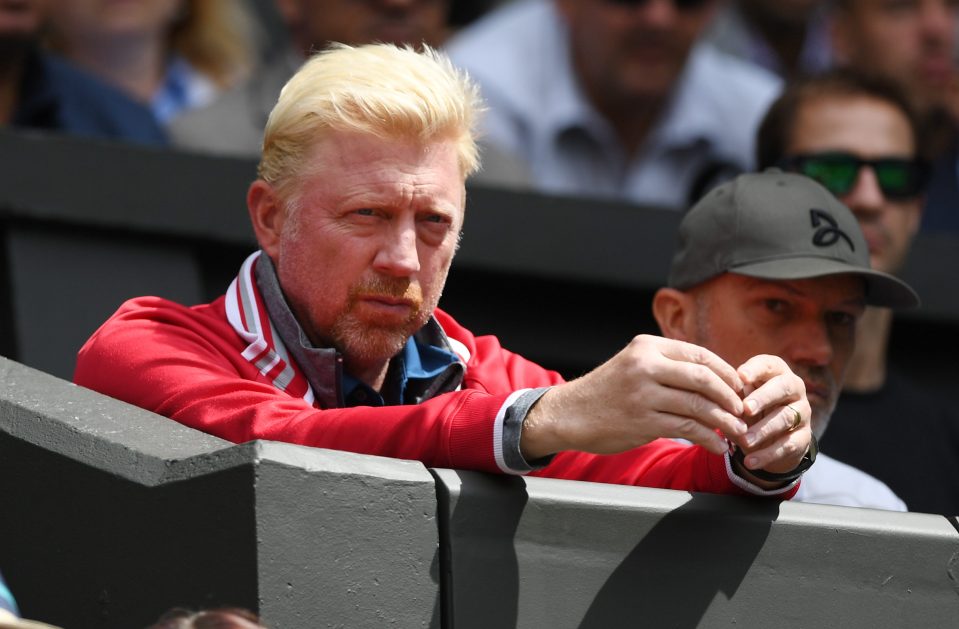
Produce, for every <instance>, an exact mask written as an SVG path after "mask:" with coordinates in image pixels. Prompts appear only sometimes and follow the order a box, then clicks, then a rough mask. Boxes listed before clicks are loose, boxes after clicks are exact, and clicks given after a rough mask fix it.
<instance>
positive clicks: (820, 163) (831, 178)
mask: <svg viewBox="0 0 959 629" xmlns="http://www.w3.org/2000/svg"><path fill="white" fill-rule="evenodd" d="M801 168H802V173H803V174H804V175H806V176H807V177H811V178H813V179H815V180H816V181H818V182H819V183H821V184H822V185H823V186H824V187H825V188H826V189H827V190H829V191H830V192H832V193H833V194H836V195H839V194H846V193H847V192H849V189H850V188H852V186H853V184H854V183H855V182H856V176H857V175H858V174H859V164H857V163H856V162H855V160H847V159H841V158H840V159H836V158H829V157H823V158H818V159H808V160H804V162H803V164H802V167H801Z"/></svg>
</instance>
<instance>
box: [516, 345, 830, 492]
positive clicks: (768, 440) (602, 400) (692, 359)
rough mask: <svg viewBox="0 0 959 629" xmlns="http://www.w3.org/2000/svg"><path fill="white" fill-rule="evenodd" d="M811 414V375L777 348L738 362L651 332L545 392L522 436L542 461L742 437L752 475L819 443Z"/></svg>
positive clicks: (527, 450)
mask: <svg viewBox="0 0 959 629" xmlns="http://www.w3.org/2000/svg"><path fill="white" fill-rule="evenodd" d="M796 412H798V413H799V415H800V421H799V424H798V425H796V422H795V416H796ZM810 416H811V408H810V406H809V401H808V400H807V399H806V387H805V385H804V384H803V381H802V378H800V377H799V376H797V375H796V374H795V373H793V372H792V370H791V369H790V368H789V366H788V365H787V364H786V362H785V361H784V360H782V359H781V358H779V357H777V356H771V355H766V354H761V355H758V356H754V357H752V358H750V359H749V360H747V361H746V362H745V363H743V364H742V365H739V366H738V367H733V366H731V365H729V364H728V363H727V362H726V361H724V360H723V359H721V358H720V357H719V356H717V355H716V354H714V353H713V352H711V351H709V350H707V349H705V348H703V347H700V346H698V345H693V344H691V343H686V342H683V341H677V340H672V339H666V338H662V337H658V336H649V335H641V336H637V337H636V338H634V339H633V340H632V341H631V342H630V344H629V345H627V346H626V348H625V349H623V350H622V351H620V352H619V353H618V354H616V355H615V356H614V357H613V358H611V359H610V360H609V361H607V362H606V363H603V364H602V365H600V366H599V367H597V368H596V369H594V370H593V371H591V372H590V373H588V374H586V375H585V376H583V377H581V378H578V379H576V380H573V381H571V382H567V383H565V384H562V385H558V386H555V387H553V388H552V389H550V390H549V391H548V392H547V393H546V394H545V395H544V396H543V397H542V398H540V400H539V401H538V402H537V403H536V405H535V406H534V407H533V408H532V409H531V410H530V412H529V414H528V415H527V417H526V421H525V422H524V425H523V436H522V439H521V441H520V445H521V449H522V452H523V455H524V456H525V457H526V458H527V460H533V459H536V458H539V457H541V456H546V455H549V454H554V453H556V452H561V451H564V450H580V451H584V452H592V453H596V454H613V453H617V452H623V451H625V450H629V449H631V448H635V447H637V446H640V445H643V444H645V443H649V442H650V441H652V440H654V439H657V438H660V437H667V438H682V439H687V440H689V441H691V442H692V443H694V444H698V445H700V446H703V447H704V448H706V449H707V450H709V451H711V452H714V453H716V454H723V453H724V452H726V451H727V450H728V449H729V443H730V442H732V443H734V444H736V445H737V446H738V447H740V448H742V449H743V451H744V452H745V454H746V456H745V465H746V468H747V470H746V472H747V474H748V470H750V469H763V470H766V471H767V472H773V473H783V472H788V471H790V470H793V469H795V468H796V466H797V465H799V463H800V461H801V460H802V457H803V456H804V455H805V453H806V451H807V450H808V449H809V443H810V439H811V430H810ZM750 480H753V481H754V482H756V479H754V478H750ZM760 484H763V483H760Z"/></svg>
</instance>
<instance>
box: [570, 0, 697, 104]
mask: <svg viewBox="0 0 959 629" xmlns="http://www.w3.org/2000/svg"><path fill="white" fill-rule="evenodd" d="M557 6H558V7H559V9H560V11H561V12H562V14H563V16H564V18H565V20H566V22H567V23H568V25H569V30H570V42H571V45H572V53H573V63H574V65H575V67H576V70H577V72H578V74H579V75H580V80H581V81H582V82H583V85H584V87H585V89H586V91H587V93H588V94H589V96H590V98H591V99H592V100H593V101H594V102H596V103H598V104H599V105H600V107H601V108H613V109H621V108H624V107H629V106H632V105H633V104H634V103H637V104H643V103H644V102H646V101H650V100H653V101H657V100H661V99H663V98H665V97H666V96H667V95H668V94H669V91H670V90H671V89H672V86H673V83H674V82H675V81H676V79H677V78H678V77H679V75H680V73H681V72H682V70H683V66H684V64H685V63H686V57H687V55H688V54H689V51H690V49H691V48H692V45H693V43H694V42H695V40H696V38H697V37H698V36H699V34H700V33H701V32H702V30H703V29H704V28H705V26H706V25H707V24H708V22H709V20H710V19H711V18H712V16H713V13H714V10H715V6H716V2H715V0H705V1H704V2H703V3H702V5H701V6H697V7H695V8H692V7H690V8H685V9H678V8H676V6H675V5H674V3H673V1H672V0H647V1H646V2H638V3H633V4H629V3H623V2H616V1H615V0H557Z"/></svg>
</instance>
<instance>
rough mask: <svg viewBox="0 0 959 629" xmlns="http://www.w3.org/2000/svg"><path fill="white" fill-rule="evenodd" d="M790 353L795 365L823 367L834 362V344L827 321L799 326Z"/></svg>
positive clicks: (817, 321)
mask: <svg viewBox="0 0 959 629" xmlns="http://www.w3.org/2000/svg"><path fill="white" fill-rule="evenodd" d="M792 333H793V334H794V335H795V336H794V337H793V338H794V342H793V344H792V349H791V351H790V352H789V353H790V359H791V361H792V362H793V363H795V364H798V365H804V366H817V367H822V366H825V365H828V364H829V363H830V362H832V357H833V344H832V338H831V337H830V335H829V329H828V328H827V326H826V323H825V321H820V320H818V319H817V320H815V321H807V322H805V323H803V324H800V325H797V326H796V328H795V329H794V330H793V331H792Z"/></svg>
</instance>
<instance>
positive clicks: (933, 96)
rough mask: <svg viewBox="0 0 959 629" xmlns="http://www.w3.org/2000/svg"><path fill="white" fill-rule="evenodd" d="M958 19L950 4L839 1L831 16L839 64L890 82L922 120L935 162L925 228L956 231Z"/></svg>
mask: <svg viewBox="0 0 959 629" xmlns="http://www.w3.org/2000/svg"><path fill="white" fill-rule="evenodd" d="M957 20H959V3H956V2H955V0H908V1H900V2H889V1H888V0H837V1H836V3H835V9H834V10H833V12H832V31H833V48H834V50H835V53H836V57H837V60H838V61H839V62H840V63H842V64H843V65H846V66H849V67H852V68H855V69H857V70H859V71H860V72H864V73H867V74H872V75H877V76H882V77H886V78H888V79H890V80H892V81H895V82H896V83H897V84H898V85H899V86H900V89H902V90H903V91H904V93H905V94H907V95H908V97H909V98H910V99H911V101H912V103H913V106H914V107H915V108H916V110H917V111H918V113H919V115H920V124H921V127H920V129H921V134H922V142H921V146H923V150H924V153H925V155H924V156H925V157H926V159H927V160H928V161H930V162H931V163H932V164H933V171H932V176H931V179H930V181H929V184H928V188H927V191H926V204H925V209H924V215H923V222H922V228H923V230H949V231H953V232H959V174H957V168H959V150H957V146H959V144H957V139H959V75H957V72H956V60H955V54H956V28H957Z"/></svg>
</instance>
